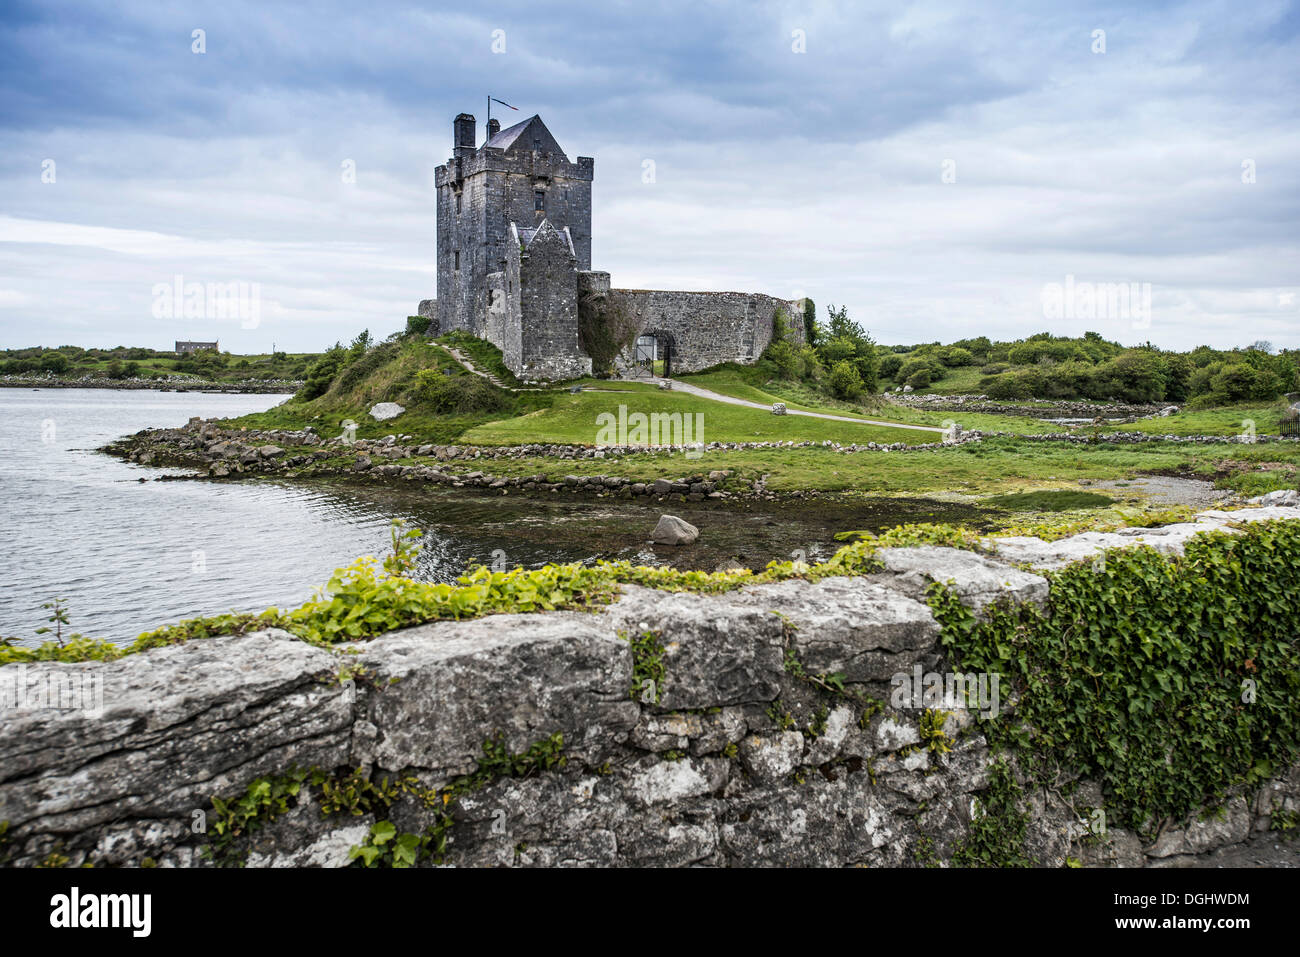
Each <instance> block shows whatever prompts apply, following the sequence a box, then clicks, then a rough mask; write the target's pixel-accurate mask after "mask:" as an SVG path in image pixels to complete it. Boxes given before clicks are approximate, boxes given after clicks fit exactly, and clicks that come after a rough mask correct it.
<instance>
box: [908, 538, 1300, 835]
mask: <svg viewBox="0 0 1300 957" xmlns="http://www.w3.org/2000/svg"><path fill="white" fill-rule="evenodd" d="M1298 554H1300V523H1296V522H1260V523H1252V524H1251V525H1249V526H1248V527H1246V528H1244V529H1242V530H1241V532H1240V534H1236V535H1230V534H1226V533H1222V532H1211V533H1207V534H1205V535H1201V536H1197V537H1196V538H1193V539H1192V540H1190V541H1189V542H1188V543H1187V545H1186V548H1185V553H1184V555H1183V556H1182V557H1181V558H1166V557H1164V556H1162V555H1160V554H1159V553H1158V552H1156V551H1155V550H1154V549H1150V548H1145V547H1139V548H1133V549H1124V550H1117V551H1112V552H1110V553H1108V554H1107V556H1106V561H1105V564H1104V567H1101V568H1097V567H1094V565H1093V564H1092V563H1088V562H1084V563H1077V564H1075V565H1072V566H1070V567H1068V568H1065V569H1063V570H1061V571H1058V572H1053V573H1050V577H1051V580H1052V589H1051V595H1050V598H1049V600H1048V603H1047V605H1046V607H1045V608H1042V609H1040V608H1039V607H1038V606H1036V605H1033V604H1023V605H1014V604H1011V603H1005V604H1002V605H1000V606H995V607H992V608H990V609H989V610H988V612H987V616H986V618H985V619H983V620H977V619H976V618H975V617H974V616H973V615H972V614H971V612H970V611H969V610H967V609H966V608H965V606H963V605H962V604H961V603H960V601H958V600H957V598H956V596H955V595H954V594H953V593H952V592H951V591H949V590H948V589H947V588H946V587H945V586H943V585H938V584H936V585H934V586H933V587H932V589H931V593H930V604H931V607H932V608H933V609H934V611H935V615H936V617H937V618H938V619H939V621H940V622H941V624H942V625H943V633H942V641H943V644H944V646H945V648H946V649H947V650H948V652H949V654H950V655H951V656H952V658H953V660H954V662H955V664H956V666H958V667H960V668H962V669H963V670H966V671H973V672H988V673H990V674H1000V675H1002V681H1003V687H1004V688H1009V691H1008V692H1004V693H1005V694H1007V696H1008V697H1010V698H1012V699H1014V700H1016V701H1017V705H1016V708H1015V711H1014V713H1013V714H1012V715H1010V716H1008V717H1006V718H1005V719H1004V720H998V721H993V722H989V723H988V727H987V730H986V734H987V735H988V736H989V738H990V740H991V741H992V742H993V743H994V744H995V746H998V747H1003V748H1008V749H1014V751H1015V753H1016V755H1017V761H1018V762H1019V763H1020V766H1021V767H1022V769H1023V770H1024V771H1025V772H1026V773H1027V774H1029V775H1030V776H1031V777H1032V778H1033V780H1034V781H1035V782H1037V783H1039V784H1041V785H1043V786H1048V787H1053V788H1057V787H1060V786H1061V781H1062V780H1065V779H1066V777H1067V775H1066V773H1065V772H1066V771H1067V769H1068V772H1069V776H1073V775H1082V776H1086V777H1091V778H1094V779H1096V780H1098V781H1099V782H1100V783H1101V785H1102V788H1103V793H1104V795H1105V799H1106V811H1107V814H1108V817H1109V818H1110V819H1111V820H1112V821H1115V822H1117V823H1119V824H1120V825H1122V826H1124V827H1129V828H1133V829H1135V830H1136V831H1138V833H1140V834H1142V835H1144V836H1145V837H1148V838H1149V837H1152V836H1154V834H1155V833H1156V832H1157V831H1158V830H1159V828H1160V827H1161V825H1162V824H1164V823H1165V822H1167V821H1170V820H1178V819H1181V818H1183V817H1185V816H1186V815H1188V814H1190V813H1192V812H1193V811H1195V810H1197V809H1198V808H1201V807H1205V806H1214V805H1217V804H1220V803H1222V801H1223V800H1224V798H1225V797H1226V796H1227V794H1228V792H1229V791H1230V790H1231V789H1233V788H1236V787H1245V788H1251V787H1255V786H1258V785H1259V784H1261V783H1262V782H1264V781H1266V780H1268V779H1269V778H1271V777H1272V776H1274V775H1275V774H1277V773H1279V772H1280V771H1281V770H1283V769H1284V768H1286V767H1289V766H1290V765H1291V764H1292V763H1293V762H1294V760H1295V758H1296V755H1297V752H1298V751H1300V712H1297V711H1296V709H1295V707H1294V702H1295V700H1296V698H1297V695H1300V643H1297V640H1296V634H1295V628H1294V614H1293V604H1294V597H1295V595H1297V594H1300V562H1297V561H1296V556H1297V555H1298Z"/></svg>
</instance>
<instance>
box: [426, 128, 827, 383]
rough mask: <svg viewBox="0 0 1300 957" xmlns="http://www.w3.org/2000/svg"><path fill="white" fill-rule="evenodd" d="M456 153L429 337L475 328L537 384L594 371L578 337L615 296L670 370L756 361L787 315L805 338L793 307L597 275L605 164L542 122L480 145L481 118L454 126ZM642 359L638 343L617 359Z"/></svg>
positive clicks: (447, 177)
mask: <svg viewBox="0 0 1300 957" xmlns="http://www.w3.org/2000/svg"><path fill="white" fill-rule="evenodd" d="M452 129H453V142H454V146H453V155H452V156H451V157H450V158H449V159H448V160H447V162H446V163H444V164H443V165H441V166H439V167H438V169H437V172H436V175H435V184H436V187H437V191H438V199H437V218H438V242H437V250H438V252H437V259H438V263H437V277H438V280H437V281H438V297H437V299H436V300H435V299H426V300H423V301H422V302H421V303H420V306H419V314H420V315H422V316H423V315H431V316H433V317H434V319H435V322H434V323H431V326H430V334H431V335H439V334H441V333H445V332H450V331H452V330H457V329H459V330H464V331H467V332H469V333H471V334H473V335H476V336H479V337H480V338H483V339H486V340H488V341H489V342H491V343H493V344H494V345H496V346H497V347H498V348H500V349H501V351H502V354H503V357H504V361H505V363H506V366H507V367H508V368H509V369H510V370H511V371H512V372H514V373H515V374H516V375H518V376H520V377H521V378H524V379H527V380H532V381H537V380H544V381H553V380H557V379H567V378H575V377H578V376H582V375H588V374H590V373H591V371H592V368H591V357H590V356H588V355H587V354H586V353H585V352H584V351H583V349H582V345H581V340H580V336H579V306H578V304H579V300H580V297H581V296H582V295H584V294H595V295H599V296H607V297H609V303H610V305H612V306H614V307H615V308H616V309H618V310H619V311H620V312H621V313H623V314H625V315H627V316H628V317H629V318H630V319H632V320H633V322H634V325H635V329H634V332H635V335H634V336H633V339H635V338H636V337H639V336H650V337H653V338H654V339H655V341H656V344H657V345H656V348H657V351H658V353H659V355H660V356H661V357H663V356H664V355H666V356H668V357H670V358H669V362H670V369H671V371H676V372H689V371H694V370H698V369H703V368H706V367H707V366H711V365H715V364H717V363H719V362H727V361H739V362H752V361H754V360H755V359H757V358H758V356H759V355H760V354H761V353H762V351H763V349H764V348H765V347H766V345H767V344H768V342H770V341H771V338H772V327H773V318H774V316H775V315H776V313H777V311H778V310H784V311H785V312H786V313H787V315H788V316H789V317H790V322H789V324H788V325H789V329H790V332H791V335H792V336H793V337H794V338H795V339H796V340H799V339H801V338H802V333H803V324H802V323H801V322H799V321H798V317H799V315H800V310H799V308H798V306H797V305H796V304H795V303H793V302H786V301H783V300H779V299H774V298H772V297H770V296H764V295H750V294H746V293H737V292H717V293H715V292H670V291H651V290H631V289H610V280H609V274H608V273H604V272H595V271H592V269H591V240H592V234H591V184H592V180H593V176H594V169H595V161H594V160H593V159H592V158H591V157H588V156H580V157H578V159H577V162H576V163H573V162H570V161H569V159H568V156H567V155H566V154H565V153H564V150H563V149H562V148H561V147H560V145H559V143H558V142H557V141H556V139H555V137H554V136H553V135H552V134H551V132H550V130H548V129H547V128H546V125H545V124H544V123H543V122H542V120H541V118H540V117H538V116H533V117H530V118H529V119H527V120H524V121H523V122H522V123H518V124H516V125H515V126H512V127H509V128H508V129H505V130H502V129H500V128H499V126H498V124H497V123H496V121H495V120H493V121H492V122H491V123H490V125H489V127H488V131H487V134H488V135H487V139H486V141H485V142H484V143H483V145H482V146H481V147H476V146H475V120H474V117H473V116H472V115H470V114H467V113H461V114H460V115H458V116H457V117H456V119H455V120H454V122H453V124H452ZM633 359H634V350H633V342H632V341H631V340H629V341H628V342H627V343H626V345H625V346H624V348H623V350H622V354H621V355H620V356H619V359H618V360H617V361H616V362H615V366H616V368H617V367H625V366H627V365H629V364H630V363H631V362H632V361H633Z"/></svg>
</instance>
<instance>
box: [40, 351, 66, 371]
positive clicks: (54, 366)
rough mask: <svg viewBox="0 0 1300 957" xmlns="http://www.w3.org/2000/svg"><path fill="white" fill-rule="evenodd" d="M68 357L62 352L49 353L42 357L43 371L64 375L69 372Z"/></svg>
mask: <svg viewBox="0 0 1300 957" xmlns="http://www.w3.org/2000/svg"><path fill="white" fill-rule="evenodd" d="M68 365H69V363H68V357H67V356H65V355H64V354H63V353H62V352H47V353H45V355H43V356H41V371H43V372H52V373H54V374H55V375H62V374H63V373H65V372H67V371H68Z"/></svg>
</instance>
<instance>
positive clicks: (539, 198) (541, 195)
mask: <svg viewBox="0 0 1300 957" xmlns="http://www.w3.org/2000/svg"><path fill="white" fill-rule="evenodd" d="M533 209H535V210H540V211H542V212H545V211H546V193H545V191H543V190H540V189H539V190H537V191H536V192H534V193H533Z"/></svg>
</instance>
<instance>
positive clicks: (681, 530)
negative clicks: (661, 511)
mask: <svg viewBox="0 0 1300 957" xmlns="http://www.w3.org/2000/svg"><path fill="white" fill-rule="evenodd" d="M699 537H700V530H699V529H698V528H696V527H695V526H694V525H692V524H691V523H690V522H685V521H682V520H681V519H680V518H678V517H677V516H676V515H660V516H659V524H658V525H656V526H655V530H654V531H653V532H651V533H650V541H651V542H653V543H654V544H656V545H691V544H693V543H694V542H695V540H696V539H697V538H699Z"/></svg>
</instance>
